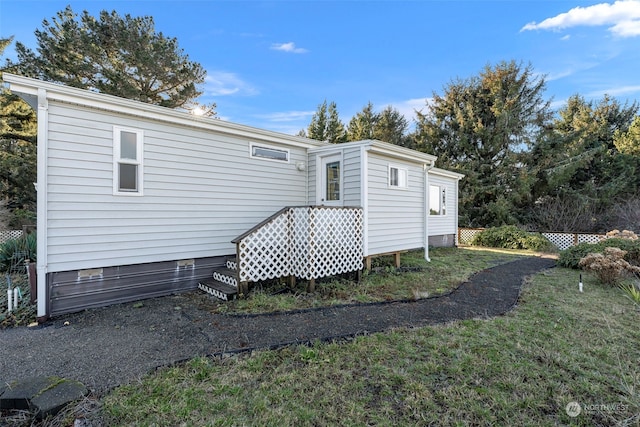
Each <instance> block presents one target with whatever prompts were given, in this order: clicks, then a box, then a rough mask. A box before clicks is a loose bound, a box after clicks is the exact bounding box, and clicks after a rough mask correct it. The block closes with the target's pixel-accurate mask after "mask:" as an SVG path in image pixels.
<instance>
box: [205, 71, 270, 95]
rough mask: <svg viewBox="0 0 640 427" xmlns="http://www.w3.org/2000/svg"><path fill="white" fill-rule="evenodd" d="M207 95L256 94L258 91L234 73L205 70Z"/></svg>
mask: <svg viewBox="0 0 640 427" xmlns="http://www.w3.org/2000/svg"><path fill="white" fill-rule="evenodd" d="M204 85H205V86H204V92H205V95H207V96H228V95H243V96H248V95H256V94H257V93H258V91H257V90H256V89H255V88H254V87H252V86H251V85H250V84H249V83H247V82H245V81H243V80H242V79H241V78H240V77H238V76H237V75H236V74H234V73H229V72H226V71H211V72H207V76H206V77H205V79H204Z"/></svg>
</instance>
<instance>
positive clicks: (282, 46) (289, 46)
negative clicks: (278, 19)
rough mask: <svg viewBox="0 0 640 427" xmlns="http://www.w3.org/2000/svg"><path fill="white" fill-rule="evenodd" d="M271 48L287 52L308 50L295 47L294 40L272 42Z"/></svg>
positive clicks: (305, 51) (304, 51)
mask: <svg viewBox="0 0 640 427" xmlns="http://www.w3.org/2000/svg"><path fill="white" fill-rule="evenodd" d="M271 49H273V50H281V51H283V52H289V53H307V52H308V50H307V49H304V48H301V47H296V44H295V43H294V42H289V43H274V44H272V45H271Z"/></svg>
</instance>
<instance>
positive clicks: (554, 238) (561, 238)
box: [458, 228, 606, 251]
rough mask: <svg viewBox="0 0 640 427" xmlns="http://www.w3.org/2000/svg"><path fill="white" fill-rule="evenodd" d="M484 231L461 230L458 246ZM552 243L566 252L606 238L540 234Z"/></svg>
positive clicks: (459, 231)
mask: <svg viewBox="0 0 640 427" xmlns="http://www.w3.org/2000/svg"><path fill="white" fill-rule="evenodd" d="M482 230H484V228H459V229H458V236H459V241H458V244H462V245H468V244H470V243H471V241H472V240H473V236H475V235H476V234H477V233H479V232H481V231H482ZM540 234H542V235H543V236H544V237H546V238H547V239H549V241H550V242H551V243H553V244H554V245H556V246H557V247H558V249H560V250H561V251H562V250H565V249H567V248H570V247H571V246H573V245H575V244H576V242H577V243H584V242H588V243H597V242H599V241H600V240H602V239H604V238H605V237H606V236H605V235H604V234H586V233H584V234H583V233H559V232H558V233H554V232H542V233H540Z"/></svg>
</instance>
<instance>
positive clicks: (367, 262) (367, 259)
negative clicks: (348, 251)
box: [364, 256, 371, 271]
mask: <svg viewBox="0 0 640 427" xmlns="http://www.w3.org/2000/svg"><path fill="white" fill-rule="evenodd" d="M364 268H365V269H366V270H367V271H371V257H370V256H368V257H365V259H364Z"/></svg>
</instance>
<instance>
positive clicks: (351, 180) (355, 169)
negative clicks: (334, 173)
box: [342, 147, 362, 207]
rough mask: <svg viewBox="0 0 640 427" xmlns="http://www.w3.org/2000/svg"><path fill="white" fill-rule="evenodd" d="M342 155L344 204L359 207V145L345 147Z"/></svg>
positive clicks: (360, 198)
mask: <svg viewBox="0 0 640 427" xmlns="http://www.w3.org/2000/svg"><path fill="white" fill-rule="evenodd" d="M342 157H343V162H342V163H343V166H342V167H343V172H342V173H343V187H344V206H358V207H360V205H361V200H362V197H361V196H360V191H361V188H360V187H361V185H360V147H350V148H348V149H345V150H344V154H343V156H342Z"/></svg>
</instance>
